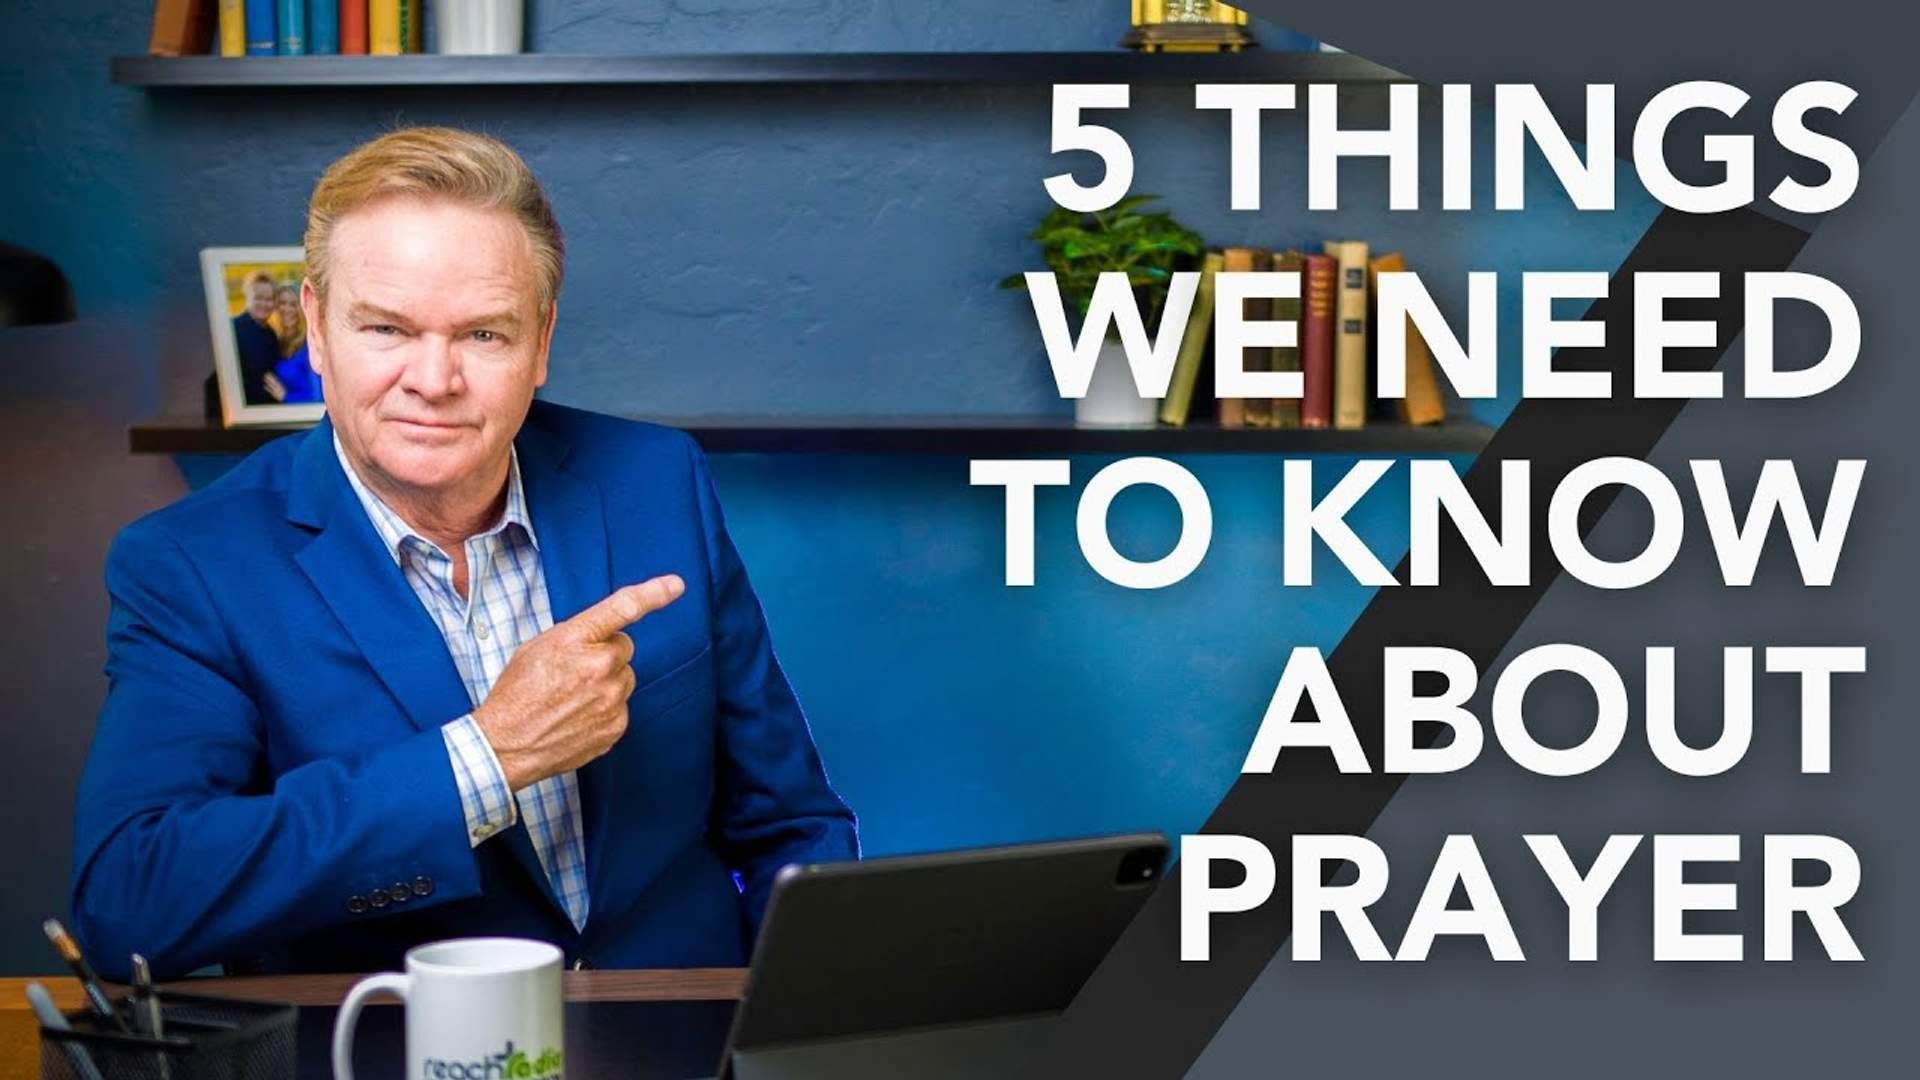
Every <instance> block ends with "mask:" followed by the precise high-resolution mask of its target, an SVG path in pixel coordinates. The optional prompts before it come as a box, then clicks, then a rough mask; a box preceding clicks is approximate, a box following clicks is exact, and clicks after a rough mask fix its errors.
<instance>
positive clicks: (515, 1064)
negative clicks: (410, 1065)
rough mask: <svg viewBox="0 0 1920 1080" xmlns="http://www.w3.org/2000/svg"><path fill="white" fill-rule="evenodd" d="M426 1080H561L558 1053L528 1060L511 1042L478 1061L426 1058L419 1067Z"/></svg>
mask: <svg viewBox="0 0 1920 1080" xmlns="http://www.w3.org/2000/svg"><path fill="white" fill-rule="evenodd" d="M420 1074H421V1076H422V1077H424V1078H426V1080H565V1078H564V1076H563V1075H562V1073H561V1067H560V1051H558V1050H555V1049H554V1048H553V1047H551V1046H549V1047H547V1048H546V1049H544V1050H542V1051H540V1056H539V1057H536V1058H529V1057H528V1056H527V1052H526V1051H525V1050H515V1049H514V1048H513V1040H512V1039H508V1040H507V1047H506V1049H504V1050H502V1051H500V1052H499V1053H497V1054H495V1055H493V1056H492V1057H488V1058H483V1059H481V1060H478V1061H442V1060H441V1059H439V1058H428V1059H427V1060H425V1061H423V1062H421V1063H420Z"/></svg>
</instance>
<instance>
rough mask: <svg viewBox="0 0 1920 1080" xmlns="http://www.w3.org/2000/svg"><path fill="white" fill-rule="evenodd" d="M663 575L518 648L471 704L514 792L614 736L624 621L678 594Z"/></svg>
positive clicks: (627, 680) (629, 677)
mask: <svg viewBox="0 0 1920 1080" xmlns="http://www.w3.org/2000/svg"><path fill="white" fill-rule="evenodd" d="M686 588H687V587H686V584H685V583H684V582H682V581H681V580H680V578H679V577H678V576H676V575H674V574H664V575H662V576H660V577H657V578H652V579H650V580H648V581H643V582H641V583H640V584H638V585H629V586H627V587H626V588H624V589H620V590H618V591H616V592H614V593H613V595H611V596H609V597H607V598H606V599H605V600H602V601H600V602H599V603H597V604H595V605H593V606H592V607H590V608H588V609H586V610H585V611H582V612H581V613H580V614H578V615H575V616H574V617H573V618H571V619H568V620H567V621H566V622H563V623H557V624H555V625H554V626H553V627H552V628H551V629H549V630H548V631H547V632H546V633H543V634H541V635H540V636H539V637H536V638H534V639H533V640H532V641H529V642H527V643H526V644H525V645H522V646H520V648H519V650H518V651H516V652H515V653H514V654H513V659H511V660H509V661H507V667H506V670H504V671H502V672H501V673H500V678H499V679H498V680H496V681H495V682H494V684H493V689H492V690H491V691H490V692H488V694H487V699H486V700H485V701H483V702H481V703H480V706H479V707H478V708H476V709H474V710H473V719H474V722H475V723H476V724H478V725H479V727H480V730H481V732H482V733H483V734H485V735H486V737H487V742H488V743H489V744H491V745H492V747H493V753H494V756H495V757H497V758H499V759H500V769H501V771H502V772H504V773H506V777H507V787H509V788H510V789H512V790H514V791H519V790H520V789H521V788H524V787H527V786H528V785H530V784H535V783H538V782H540V781H541V780H545V779H546V778H547V777H549V776H558V775H559V774H561V773H563V772H566V771H568V770H569V769H577V768H579V767H580V766H582V765H585V764H586V763H587V762H589V761H592V760H593V759H594V758H597V757H599V756H600V755H601V754H604V753H606V752H607V751H608V750H609V749H611V748H612V747H613V744H614V743H615V742H617V741H619V739H620V736H621V735H623V734H625V733H626V730H627V695H629V694H631V693H633V668H632V667H631V666H629V664H628V661H630V660H632V659H633V639H632V638H630V637H628V636H627V635H626V634H624V633H621V631H623V630H625V629H626V628H627V627H628V626H631V625H633V624H634V623H636V622H639V621H640V620H641V619H642V618H645V617H646V616H647V615H650V614H652V613H653V612H655V611H658V610H660V609H661V608H663V607H666V606H667V605H668V604H671V603H673V602H674V601H675V600H678V599H679V598H680V594H681V593H683V592H685V591H686Z"/></svg>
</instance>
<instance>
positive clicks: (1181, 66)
mask: <svg viewBox="0 0 1920 1080" xmlns="http://www.w3.org/2000/svg"><path fill="white" fill-rule="evenodd" d="M112 71H113V81H114V82H117V83H121V84H124V85H128V86H148V87H223V86H225V87H235V86H252V87H262V86H330V87H348V86H506V85H587V84H597V85H641V84H663V85H684V84H692V83H763V84H764V83H970V82H985V83H1063V82H1126V83H1132V82H1152V81H1183V82H1192V81H1214V82H1315V83H1387V82H1405V81H1407V77H1406V76H1405V75H1402V74H1400V73H1399V72H1397V71H1394V70H1392V69H1390V68H1385V67H1382V66H1380V65H1379V64H1376V63H1374V62H1372V61H1370V60H1364V59H1362V58H1360V57H1358V56H1353V55H1351V54H1348V53H1324V52H1285V51H1269V50H1263V49H1249V50H1247V51H1246V52H1240V53H1220V54H1193V53H1169V54H1142V53H1136V52H1130V51H1127V50H1124V49H1114V50H1112V51H1109V52H1038V53H974V52H918V53H911V52H910V53H731V54H729V53H711V54H661V55H656V56H610V55H609V56H599V55H578V54H565V53H521V54H519V55H516V56H440V55H420V56H258V57H219V56H182V57H151V56H116V57H114V58H113V61H112Z"/></svg>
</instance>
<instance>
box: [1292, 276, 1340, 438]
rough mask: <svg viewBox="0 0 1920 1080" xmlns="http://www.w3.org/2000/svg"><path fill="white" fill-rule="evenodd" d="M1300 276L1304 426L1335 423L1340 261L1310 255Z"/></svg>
mask: <svg viewBox="0 0 1920 1080" xmlns="http://www.w3.org/2000/svg"><path fill="white" fill-rule="evenodd" d="M1301 261H1302V262H1304V263H1305V264H1306V269H1305V271H1304V272H1303V273H1302V274H1301V275H1300V372H1301V381H1303V382H1305V383H1306V396H1305V397H1303V398H1301V399H1300V426H1301V427H1310V428H1326V427H1332V426H1333V308H1334V303H1335V301H1336V300H1337V298H1338V296H1339V287H1338V285H1337V284H1336V283H1335V280H1334V279H1335V278H1336V277H1337V276H1338V274H1339V267H1338V264H1337V263H1335V262H1334V260H1333V258H1332V257H1331V256H1328V255H1308V256H1305V257H1304V258H1302V260H1301Z"/></svg>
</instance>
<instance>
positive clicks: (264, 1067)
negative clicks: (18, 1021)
mask: <svg viewBox="0 0 1920 1080" xmlns="http://www.w3.org/2000/svg"><path fill="white" fill-rule="evenodd" d="M156 996H157V997H158V998H159V1001H160V1018H161V1030H163V1031H165V1032H166V1035H165V1037H163V1038H154V1037H153V1036H151V1035H131V1034H128V1033H127V1032H125V1031H121V1030H120V1029H118V1028H116V1027H114V1026H113V1025H112V1024H110V1023H108V1022H107V1021H106V1020H103V1019H102V1018H100V1017H98V1016H96V1015H94V1014H93V1013H91V1012H77V1013H68V1014H67V1022H68V1023H70V1024H72V1025H73V1029H72V1030H71V1031H49V1030H47V1029H46V1028H44V1027H43V1028H41V1029H40V1077H41V1080H287V1078H288V1077H291V1076H292V1075H293V1074H294V1069H295V1061H296V1059H295V1053H294V1051H295V1045H294V1039H295V1036H296V1033H297V1025H296V1023H295V1021H296V1019H297V1017H298V1015H299V1011H298V1010H297V1009H295V1008H294V1007H293V1006H292V1005H280V1004H268V1003H264V1002H258V1001H235V1000H232V999H229V998H218V997H206V996H203V995H199V994H178V993H172V992H160V993H158V994H157V995H156ZM117 1007H118V1009H119V1012H120V1016H121V1018H122V1019H125V1020H126V1021H127V1023H128V1026H130V1027H131V1026H132V1024H133V1019H132V1018H133V1012H132V1009H131V1008H130V1007H129V1006H128V1004H127V1003H126V1002H125V1001H121V1002H119V1003H117Z"/></svg>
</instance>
